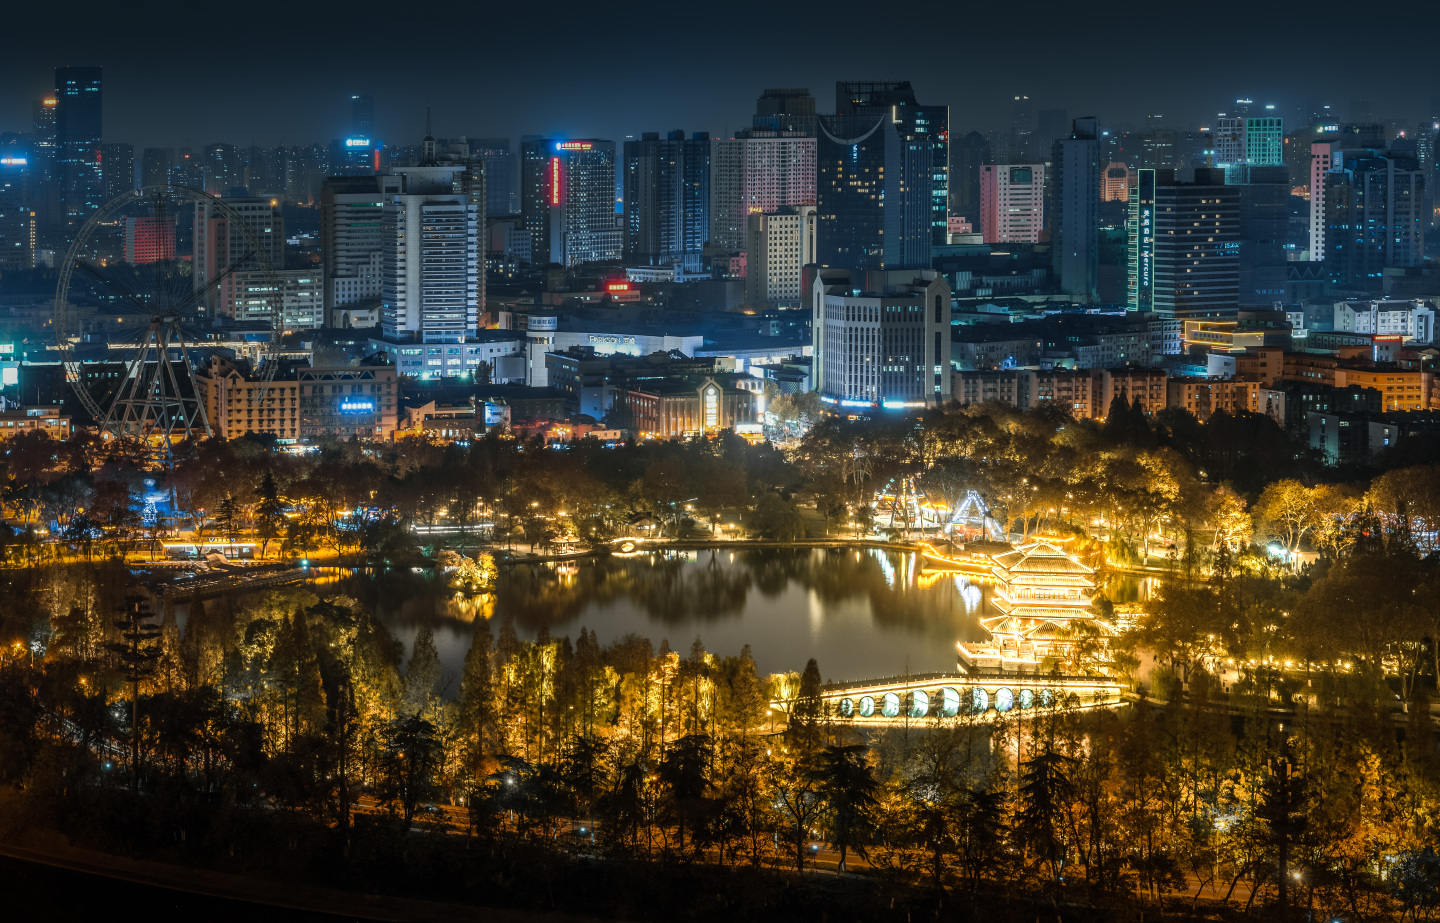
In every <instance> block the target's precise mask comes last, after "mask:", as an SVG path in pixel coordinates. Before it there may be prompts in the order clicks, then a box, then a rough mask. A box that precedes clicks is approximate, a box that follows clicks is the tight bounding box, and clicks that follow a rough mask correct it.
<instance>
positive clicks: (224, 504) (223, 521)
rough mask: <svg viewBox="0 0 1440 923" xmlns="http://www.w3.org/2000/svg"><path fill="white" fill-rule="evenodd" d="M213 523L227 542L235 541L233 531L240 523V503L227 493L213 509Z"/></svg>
mask: <svg viewBox="0 0 1440 923" xmlns="http://www.w3.org/2000/svg"><path fill="white" fill-rule="evenodd" d="M215 523H216V525H218V526H219V527H220V531H221V534H223V535H224V536H225V540H226V541H227V542H233V541H235V533H236V531H237V530H238V528H239V524H240V504H239V502H237V501H236V499H235V497H234V496H233V495H230V494H227V495H226V496H225V499H224V500H221V501H220V506H219V507H217V508H216V510H215Z"/></svg>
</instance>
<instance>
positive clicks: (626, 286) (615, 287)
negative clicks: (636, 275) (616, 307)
mask: <svg viewBox="0 0 1440 923" xmlns="http://www.w3.org/2000/svg"><path fill="white" fill-rule="evenodd" d="M606 288H608V289H609V290H610V291H612V292H628V291H630V283H629V282H611V283H610V284H609V285H607V286H606Z"/></svg>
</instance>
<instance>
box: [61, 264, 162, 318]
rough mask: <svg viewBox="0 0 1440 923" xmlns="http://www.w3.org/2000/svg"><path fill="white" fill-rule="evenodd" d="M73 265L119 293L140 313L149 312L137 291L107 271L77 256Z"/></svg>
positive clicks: (115, 292)
mask: <svg viewBox="0 0 1440 923" xmlns="http://www.w3.org/2000/svg"><path fill="white" fill-rule="evenodd" d="M75 265H76V266H78V267H80V268H81V269H83V270H85V272H86V273H87V274H88V275H90V276H91V277H92V278H94V279H95V281H97V282H99V283H100V284H101V285H103V286H105V287H106V288H108V289H109V290H110V291H111V292H113V293H114V294H116V295H119V296H120V298H121V299H122V300H123V301H125V302H126V303H128V304H129V305H130V306H131V307H133V308H134V309H135V310H136V311H138V312H140V313H141V314H148V313H150V308H149V307H147V306H146V305H145V303H144V302H142V301H141V300H140V296H139V295H138V294H137V293H135V292H134V291H132V290H131V289H130V288H128V287H126V286H124V285H121V284H120V281H119V280H118V279H115V278H114V277H112V276H111V275H110V274H109V273H106V272H103V271H102V270H101V269H100V268H99V267H97V266H93V265H91V264H90V263H89V262H87V261H86V260H83V259H80V258H79V257H76V258H75Z"/></svg>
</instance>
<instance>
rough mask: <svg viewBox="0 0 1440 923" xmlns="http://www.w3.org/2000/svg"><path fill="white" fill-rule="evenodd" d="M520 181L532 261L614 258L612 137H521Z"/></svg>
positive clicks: (619, 236)
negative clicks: (569, 138) (610, 139)
mask: <svg viewBox="0 0 1440 923" xmlns="http://www.w3.org/2000/svg"><path fill="white" fill-rule="evenodd" d="M520 186H521V189H520V196H521V200H520V211H521V217H522V220H523V221H524V222H525V229H526V230H527V231H528V232H529V233H530V239H531V244H530V256H531V261H532V262H533V263H536V264H541V265H543V264H545V263H559V264H560V265H562V266H579V265H580V264H581V263H600V262H611V261H615V260H619V259H620V256H621V251H622V249H623V242H622V241H623V234H624V232H623V230H622V229H621V226H620V222H619V220H618V219H617V216H616V214H615V142H613V141H603V140H600V139H594V138H590V139H576V140H562V139H557V138H540V139H535V140H529V141H525V142H524V143H523V145H522V154H521V161H520Z"/></svg>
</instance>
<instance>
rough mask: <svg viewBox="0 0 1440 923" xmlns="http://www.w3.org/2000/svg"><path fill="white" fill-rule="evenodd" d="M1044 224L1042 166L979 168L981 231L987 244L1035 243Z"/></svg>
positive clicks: (1043, 175)
mask: <svg viewBox="0 0 1440 923" xmlns="http://www.w3.org/2000/svg"><path fill="white" fill-rule="evenodd" d="M1044 227H1045V165H1044V164H1043V163H1027V164H985V165H984V166H982V167H981V168H980V234H981V236H982V237H983V239H984V241H985V243H987V244H1008V243H1020V244H1034V243H1039V242H1040V235H1041V232H1042V231H1043V230H1044Z"/></svg>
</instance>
